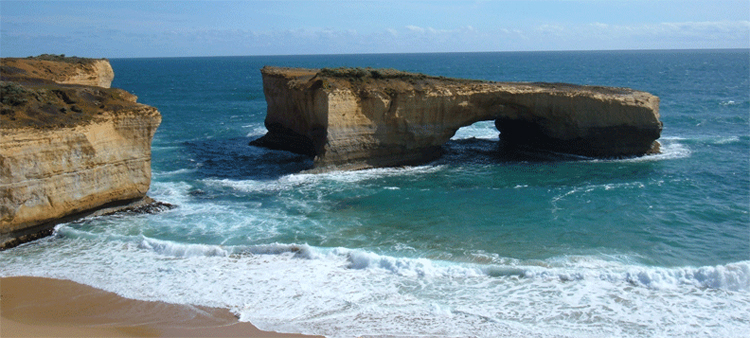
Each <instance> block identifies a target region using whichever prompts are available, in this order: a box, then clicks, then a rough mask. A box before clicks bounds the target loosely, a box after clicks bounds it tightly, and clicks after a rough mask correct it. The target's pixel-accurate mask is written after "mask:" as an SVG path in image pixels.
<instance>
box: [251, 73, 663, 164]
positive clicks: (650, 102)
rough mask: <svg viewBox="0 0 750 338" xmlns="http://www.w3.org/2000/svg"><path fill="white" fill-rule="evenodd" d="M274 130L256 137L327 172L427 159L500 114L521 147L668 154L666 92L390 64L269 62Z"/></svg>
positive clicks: (507, 136)
mask: <svg viewBox="0 0 750 338" xmlns="http://www.w3.org/2000/svg"><path fill="white" fill-rule="evenodd" d="M261 74H262V75H263V91H264V94H265V96H266V101H267V104H268V111H267V115H266V120H265V125H266V128H267V129H268V133H267V134H266V135H265V136H263V137H262V138H260V139H258V140H255V141H253V142H251V144H252V145H256V146H263V147H268V148H272V149H282V150H289V151H293V152H297V153H303V154H308V155H311V156H314V157H315V161H314V163H315V164H314V166H315V169H317V170H327V169H331V168H335V169H363V168H372V167H386V166H398V165H407V164H417V163H424V162H426V161H430V160H433V159H435V158H436V157H437V156H439V155H440V150H441V146H442V145H443V144H444V143H445V142H447V141H448V140H449V139H450V138H451V137H452V136H453V135H454V134H455V132H456V131H457V130H458V129H459V128H461V127H464V126H468V125H471V124H473V123H475V122H478V121H486V120H493V121H495V125H496V126H497V128H498V130H499V131H500V137H501V139H502V140H503V141H504V142H506V143H508V144H511V145H517V146H523V147H532V148H539V149H548V150H552V151H559V152H565V153H571V154H579V155H584V156H593V157H624V156H640V155H644V154H647V153H652V152H658V145H659V144H658V142H656V140H657V139H658V138H659V137H660V134H661V130H662V123H661V121H659V98H658V97H656V96H654V95H651V94H649V93H645V92H641V91H636V90H633V89H628V88H610V87H596V86H578V85H571V84H559V83H500V82H485V81H474V80H462V79H450V78H444V77H433V76H427V75H423V74H414V73H406V72H401V71H397V70H390V69H369V68H367V69H361V68H356V69H351V68H349V69H347V68H339V69H321V70H318V69H297V68H278V67H264V68H263V69H262V70H261Z"/></svg>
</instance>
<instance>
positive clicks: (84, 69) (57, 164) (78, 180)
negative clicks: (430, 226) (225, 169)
mask: <svg viewBox="0 0 750 338" xmlns="http://www.w3.org/2000/svg"><path fill="white" fill-rule="evenodd" d="M58 58H59V57H58ZM0 71H1V72H0V93H1V94H2V95H0V97H1V99H0V248H7V247H11V246H14V245H17V244H19V243H21V242H23V241H28V240H31V239H35V238H37V237H40V236H43V235H45V234H48V233H51V229H52V227H53V226H54V225H55V224H57V223H59V222H61V221H69V220H73V219H76V218H78V217H82V216H85V215H89V214H91V213H94V212H97V211H101V210H103V209H107V210H114V209H118V208H126V207H141V206H143V205H144V204H148V203H149V202H152V200H150V199H148V198H147V197H146V192H147V191H148V189H149V186H150V183H151V140H152V138H153V136H154V133H155V132H156V129H157V127H158V126H159V124H160V122H161V115H160V114H159V112H158V111H157V109H156V108H154V107H150V106H147V105H143V104H140V103H137V102H136V97H135V96H134V95H131V94H129V93H127V92H126V91H124V90H121V89H114V88H107V87H109V85H110V83H111V81H112V78H113V74H114V73H113V72H112V67H111V66H110V65H109V62H108V61H106V60H87V59H79V58H72V59H65V60H47V59H42V60H39V59H34V58H26V59H2V65H1V66H0ZM57 81H60V82H57ZM105 85H106V86H105ZM112 208H114V209H112Z"/></svg>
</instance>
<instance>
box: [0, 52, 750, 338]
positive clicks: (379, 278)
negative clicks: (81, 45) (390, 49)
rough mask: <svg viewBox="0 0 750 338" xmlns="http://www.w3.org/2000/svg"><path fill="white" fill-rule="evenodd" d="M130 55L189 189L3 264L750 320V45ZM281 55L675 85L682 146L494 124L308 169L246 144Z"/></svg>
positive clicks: (586, 324)
mask: <svg viewBox="0 0 750 338" xmlns="http://www.w3.org/2000/svg"><path fill="white" fill-rule="evenodd" d="M111 62H112V66H113V68H114V70H115V74H116V77H115V81H114V82H113V86H114V87H119V88H123V89H126V90H128V91H130V92H132V93H134V94H135V95H137V96H138V97H139V102H142V103H145V104H149V105H153V106H156V107H157V108H159V110H160V111H161V113H162V115H163V122H162V125H161V127H160V128H159V130H158V132H157V134H156V137H155V139H154V142H153V163H152V168H153V182H152V186H151V191H150V192H149V195H151V196H152V197H154V198H156V199H157V200H162V201H166V202H169V203H173V204H175V205H177V206H178V208H176V209H174V210H171V211H168V212H164V213H161V214H157V215H136V216H110V217H100V218H95V219H89V220H85V221H81V222H75V223H68V224H64V225H61V226H58V228H57V232H56V236H54V237H50V238H47V239H43V240H40V241H37V242H34V243H30V244H27V245H24V246H21V247H18V248H15V249H12V250H8V251H4V252H2V253H0V260H2V263H3V267H2V269H0V274H2V275H3V276H10V275H35V276H49V277H57V278H64V279H70V280H74V281H78V282H82V283H85V284H89V285H93V286H96V287H99V288H103V289H106V290H110V291H113V292H117V293H119V294H121V295H123V296H126V297H131V298H136V299H148V300H163V301H167V302H174V303H187V304H200V305H209V306H218V307H225V308H229V309H231V310H232V311H234V312H235V313H237V314H238V316H239V317H240V319H241V320H244V321H250V322H252V323H254V324H256V325H257V326H259V327H261V328H264V329H270V330H277V331H289V332H304V333H315V334H324V335H327V336H330V337H352V336H383V335H405V336H477V337H496V336H503V335H507V336H517V335H531V336H561V337H581V336H584V337H585V336H591V337H600V336H617V337H654V336H717V337H719V336H721V337H725V336H730V337H731V336H743V334H744V333H745V332H749V331H750V319H748V316H747V314H748V313H750V213H749V212H750V128H748V127H750V114H749V113H750V95H749V94H748V93H750V52H749V51H748V50H703V51H614V52H533V53H456V54H389V55H335V56H275V57H271V56H268V57H216V58H172V59H115V60H111ZM264 65H274V66H294V67H313V68H319V67H339V66H361V67H366V66H371V67H389V68H396V69H401V70H406V71H414V72H423V73H427V74H431V75H444V76H449V77H461V78H475V79H483V80H491V81H544V82H569V83H576V84H592V85H605V86H617V87H631V88H635V89H638V90H644V91H647V92H650V93H653V94H655V95H657V96H659V97H660V98H661V119H662V121H663V122H664V131H663V133H662V138H661V140H660V141H661V143H662V150H663V153H662V154H660V155H655V156H647V157H642V158H634V159H623V160H596V159H588V158H581V157H574V156H567V155H564V154H554V153H534V152H525V153H509V152H508V151H506V150H505V149H504V148H503V147H502V145H500V144H499V143H498V142H497V141H498V132H497V130H495V128H494V124H493V123H492V122H479V123H476V124H474V125H472V126H468V127H465V128H462V129H460V130H459V131H458V133H457V134H456V136H454V138H453V139H452V141H451V142H449V143H448V144H446V146H445V155H444V156H443V157H442V158H441V159H439V160H437V161H435V162H432V163H428V164H425V165H422V166H415V167H405V168H388V169H373V170H364V171H356V172H333V173H327V174H317V175H316V174H304V173H301V171H302V170H304V169H307V168H309V167H310V166H311V165H312V162H311V161H310V159H308V158H306V157H304V156H300V155H295V154H291V153H287V152H281V151H270V150H266V149H261V148H255V147H251V146H248V145H247V144H248V142H249V141H250V140H253V139H255V138H257V137H260V136H262V135H263V134H264V133H265V128H264V126H263V119H264V118H265V109H266V105H265V99H264V97H263V91H262V81H261V77H260V72H259V69H260V68H261V67H262V66H264Z"/></svg>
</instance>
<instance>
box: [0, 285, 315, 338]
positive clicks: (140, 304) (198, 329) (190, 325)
mask: <svg viewBox="0 0 750 338" xmlns="http://www.w3.org/2000/svg"><path fill="white" fill-rule="evenodd" d="M0 290H1V291H0V316H1V317H2V322H0V336H2V337H309V336H305V335H299V334H282V333H275V332H265V331H261V330H259V329H257V328H256V327H254V326H253V325H251V324H249V323H241V322H238V321H237V318H236V317H235V316H234V315H233V314H232V313H230V312H229V311H228V310H226V309H217V308H206V307H196V306H187V305H175V304H167V303H162V302H146V301H137V300H131V299H126V298H123V297H120V296H118V295H116V294H114V293H110V292H106V291H102V290H99V289H95V288H92V287H89V286H86V285H82V284H78V283H74V282H70V281H65V280H57V279H49V278H37V277H7V278H1V279H0Z"/></svg>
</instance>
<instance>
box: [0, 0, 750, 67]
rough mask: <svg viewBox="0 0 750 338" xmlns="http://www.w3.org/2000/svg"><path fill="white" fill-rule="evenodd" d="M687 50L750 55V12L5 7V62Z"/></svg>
mask: <svg viewBox="0 0 750 338" xmlns="http://www.w3.org/2000/svg"><path fill="white" fill-rule="evenodd" d="M682 48H689V49H690V48H750V1H748V0H733V1H730V0H679V1H674V0H526V1H512V0H498V1H351V0H350V1H340V2H335V1H320V0H311V1H235V2H222V1H192V2H186V1H160V2H153V1H125V2H116V1H94V2H86V1H52V2H45V1H5V0H3V1H0V55H1V56H3V57H24V56H29V55H38V54H42V53H52V54H66V55H76V56H84V57H109V58H117V57H167V56H224V55H280V54H350V53H420V52H480V51H540V50H611V49H682Z"/></svg>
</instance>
